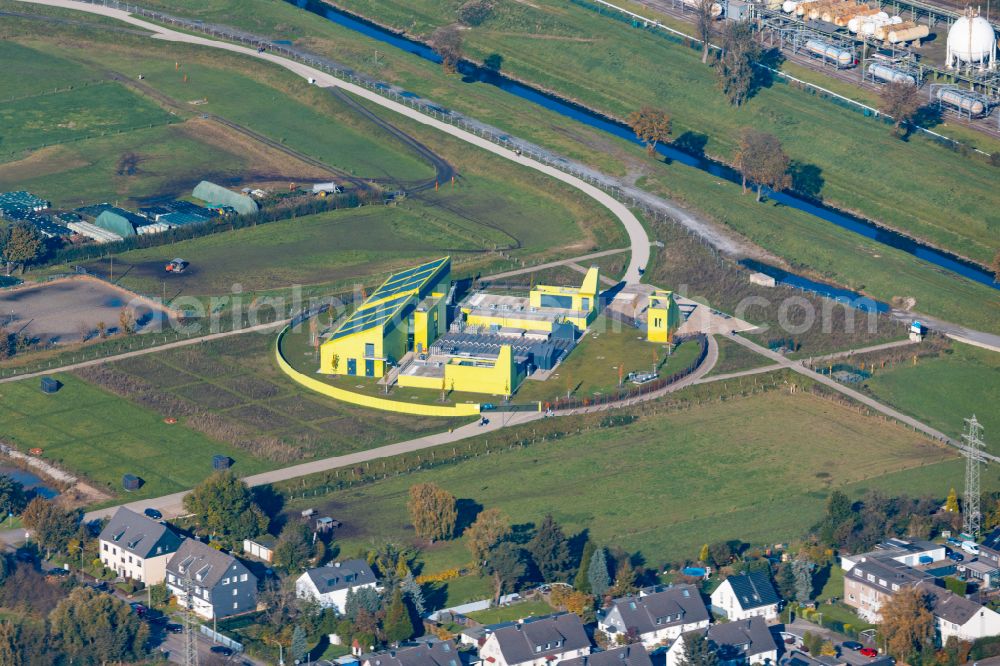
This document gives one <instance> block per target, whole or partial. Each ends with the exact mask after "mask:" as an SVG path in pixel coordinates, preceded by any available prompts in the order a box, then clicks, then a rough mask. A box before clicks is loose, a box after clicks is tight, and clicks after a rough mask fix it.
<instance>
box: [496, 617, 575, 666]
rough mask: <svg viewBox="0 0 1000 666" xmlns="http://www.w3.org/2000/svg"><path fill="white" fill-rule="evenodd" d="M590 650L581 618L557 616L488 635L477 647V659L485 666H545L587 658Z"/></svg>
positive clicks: (529, 620) (530, 619)
mask: <svg viewBox="0 0 1000 666" xmlns="http://www.w3.org/2000/svg"><path fill="white" fill-rule="evenodd" d="M590 649H591V645H590V639H589V638H588V637H587V632H586V631H584V628H583V623H582V622H581V621H580V618H579V617H577V616H576V615H575V614H573V613H556V614H554V615H543V616H541V617H534V618H529V619H526V620H524V621H523V622H518V623H515V624H510V625H507V626H502V627H499V628H497V629H496V630H494V631H491V632H489V633H488V634H487V635H486V637H485V638H484V639H483V641H482V644H481V645H480V647H479V658H480V659H481V660H482V661H483V662H485V665H488V666H547V664H549V663H550V662H553V661H556V662H558V661H564V660H567V659H575V658H576V657H582V656H584V655H589V654H590ZM485 665H484V666H485Z"/></svg>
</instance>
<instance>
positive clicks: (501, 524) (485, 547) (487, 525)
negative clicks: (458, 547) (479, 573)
mask: <svg viewBox="0 0 1000 666" xmlns="http://www.w3.org/2000/svg"><path fill="white" fill-rule="evenodd" d="M508 534H510V518H508V517H507V516H506V515H504V513H503V512H502V511H500V509H486V510H485V511H482V512H480V514H479V515H478V516H477V517H476V521H475V522H474V523H472V525H470V526H469V528H468V529H467V530H465V545H466V546H467V547H468V549H469V553H471V555H472V563H473V566H475V567H476V568H477V569H478V568H481V567H482V566H483V563H484V562H485V561H486V557H487V554H488V553H489V551H490V549H491V548H492V547H493V546H495V545H496V544H497V543H499V542H500V541H501V540H502V539H504V538H505V537H506V536H507V535H508Z"/></svg>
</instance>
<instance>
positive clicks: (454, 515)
mask: <svg viewBox="0 0 1000 666" xmlns="http://www.w3.org/2000/svg"><path fill="white" fill-rule="evenodd" d="M407 508H408V509H409V510H410V520H412V521H413V529H414V530H416V532H417V536H418V537H420V538H421V539H427V540H428V541H431V542H433V541H437V540H439V539H450V538H451V537H452V536H453V535H454V533H455V522H456V521H457V520H458V510H457V508H456V500H455V496H454V495H452V494H451V493H449V492H448V491H447V490H444V489H443V488H441V487H440V486H438V485H437V484H435V483H417V484H415V485H412V486H410V501H409V502H408V503H407Z"/></svg>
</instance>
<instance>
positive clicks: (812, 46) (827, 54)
mask: <svg viewBox="0 0 1000 666" xmlns="http://www.w3.org/2000/svg"><path fill="white" fill-rule="evenodd" d="M805 47H806V50H807V51H809V52H810V53H815V54H816V55H818V56H821V57H823V59H825V60H829V61H831V62H835V63H837V66H838V67H849V66H850V65H851V63H853V62H854V54H853V53H851V52H850V51H848V50H846V49H842V48H840V47H837V46H834V45H833V44H828V43H827V42H824V41H823V40H821V39H810V40H808V41H807V42H806V44H805Z"/></svg>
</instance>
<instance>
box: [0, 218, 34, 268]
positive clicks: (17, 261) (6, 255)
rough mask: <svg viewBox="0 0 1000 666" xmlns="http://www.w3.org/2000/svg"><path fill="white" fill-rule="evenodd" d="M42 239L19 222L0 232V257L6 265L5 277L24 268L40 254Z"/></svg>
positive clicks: (26, 225)
mask: <svg viewBox="0 0 1000 666" xmlns="http://www.w3.org/2000/svg"><path fill="white" fill-rule="evenodd" d="M42 247H43V243H42V237H41V236H40V235H39V233H38V231H37V230H36V229H35V228H34V227H33V226H31V225H30V224H27V223H26V222H21V223H18V224H15V225H13V226H11V227H8V228H7V229H4V230H2V231H0V256H2V257H3V260H4V262H5V263H6V265H7V275H10V272H11V271H12V270H13V269H15V268H17V267H21V268H24V266H25V265H27V264H29V263H31V262H32V261H34V260H35V259H37V258H38V256H39V255H40V254H41V252H42Z"/></svg>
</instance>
